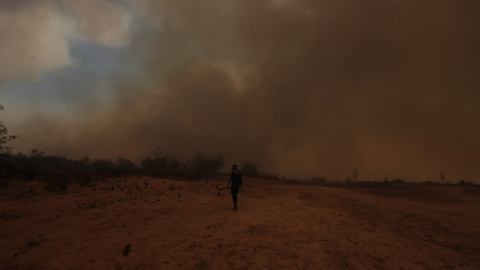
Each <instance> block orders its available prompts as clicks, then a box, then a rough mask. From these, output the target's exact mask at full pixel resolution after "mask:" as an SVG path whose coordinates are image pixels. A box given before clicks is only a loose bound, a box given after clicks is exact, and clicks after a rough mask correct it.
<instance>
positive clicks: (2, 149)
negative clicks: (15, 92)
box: [0, 105, 17, 155]
mask: <svg viewBox="0 0 480 270" xmlns="http://www.w3.org/2000/svg"><path fill="white" fill-rule="evenodd" d="M0 111H3V106H2V105H0ZM15 138H17V136H16V135H8V129H7V128H6V127H5V125H4V124H3V123H2V121H0V155H8V154H10V151H11V150H12V148H11V147H9V146H7V143H9V142H11V141H13V140H15Z"/></svg>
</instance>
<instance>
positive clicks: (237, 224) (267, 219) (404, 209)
mask: <svg viewBox="0 0 480 270" xmlns="http://www.w3.org/2000/svg"><path fill="white" fill-rule="evenodd" d="M225 160H226V159H225V157H223V155H206V154H201V153H196V154H195V155H193V156H192V157H191V158H187V159H182V158H179V157H177V156H175V155H171V154H163V153H156V154H155V155H152V156H151V157H148V158H146V159H145V160H144V162H142V164H141V165H140V166H137V165H135V164H134V163H133V162H130V161H128V160H126V159H118V160H115V161H111V160H103V159H101V160H90V159H88V158H84V159H82V160H79V161H71V160H67V159H64V158H60V157H47V156H44V154H43V153H42V152H41V151H34V152H32V154H31V155H30V156H28V157H26V156H24V155H17V156H15V157H13V158H12V157H11V158H9V159H6V158H4V159H2V185H1V188H0V228H1V229H0V261H1V262H2V266H1V268H2V269H479V268H480V258H479V256H478V254H480V188H479V187H478V186H476V185H467V184H466V183H463V185H460V184H457V185H440V184H439V183H436V184H435V185H427V184H414V183H406V182H404V181H389V182H379V183H360V182H350V183H347V182H342V183H335V182H328V181H326V180H325V179H323V178H314V179H312V180H308V181H307V180H304V181H289V180H288V179H284V180H283V181H282V180H281V179H278V177H275V176H271V177H267V178H261V177H249V176H245V177H244V185H243V186H242V187H241V190H240V193H239V210H238V211H236V212H234V211H232V210H231V207H232V202H231V196H230V194H229V192H228V190H222V191H220V190H218V187H223V186H224V185H225V184H226V182H227V180H228V175H226V174H219V173H220V172H222V170H223V169H222V168H223V165H224V164H223V163H224V162H225ZM248 165H249V166H251V168H250V170H251V171H252V174H253V173H256V174H259V175H260V173H258V172H257V171H256V169H257V168H256V167H255V166H254V164H251V163H250V164H248ZM162 166H163V167H162ZM170 166H171V167H170ZM161 168H167V170H166V171H168V173H166V172H164V171H163V170H162V169H161ZM247 171H248V170H247ZM192 176H194V177H192ZM199 176H201V177H199Z"/></svg>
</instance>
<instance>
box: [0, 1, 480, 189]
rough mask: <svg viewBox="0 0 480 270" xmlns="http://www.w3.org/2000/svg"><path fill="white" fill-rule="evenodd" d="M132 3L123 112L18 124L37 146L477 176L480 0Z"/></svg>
mask: <svg viewBox="0 0 480 270" xmlns="http://www.w3.org/2000/svg"><path fill="white" fill-rule="evenodd" d="M107 3H109V4H111V5H113V2H107ZM29 5H30V4H29ZM128 6H129V9H131V11H132V14H133V18H134V19H133V21H134V22H133V24H132V26H131V29H130V30H131V32H130V36H129V37H130V39H129V40H130V41H129V43H128V44H129V47H128V53H125V54H124V55H123V57H122V61H123V63H124V65H125V66H126V67H130V68H131V69H132V70H135V71H132V72H131V73H130V74H129V75H128V76H125V75H124V74H123V75H122V76H112V77H111V78H110V79H111V80H112V83H113V84H114V89H115V92H114V93H115V94H114V96H113V97H112V98H113V99H114V102H113V103H112V104H113V105H111V106H108V107H91V106H89V104H85V105H84V106H85V110H83V111H75V112H72V115H71V116H70V117H65V116H63V117H57V116H52V115H42V116H38V117H35V116H32V117H31V118H30V120H29V121H28V122H25V123H23V125H22V126H19V127H18V129H17V130H18V131H17V133H18V135H20V136H21V137H24V138H25V140H28V141H29V143H30V146H33V147H37V148H42V149H45V150H46V151H47V152H48V153H58V154H62V155H68V156H74V157H78V156H81V155H84V154H89V155H91V156H103V157H116V156H119V155H122V156H127V157H130V158H134V159H140V158H141V157H142V156H144V155H146V154H148V153H149V151H151V150H152V149H154V148H155V147H159V148H161V149H163V150H165V151H178V152H181V153H191V152H193V151H195V150H198V151H204V152H209V153H216V152H223V153H225V154H226V155H227V157H229V158H230V160H231V161H232V162H238V161H240V160H250V161H253V162H255V163H258V164H259V165H260V169H263V170H264V171H269V172H273V173H280V174H282V175H287V176H291V177H312V176H325V177H327V179H329V180H334V179H339V180H343V179H344V178H345V176H347V175H351V173H352V171H353V170H354V169H356V170H357V171H358V172H359V173H360V179H362V180H363V179H371V180H382V179H383V178H384V176H388V177H389V178H390V179H394V178H403V179H405V180H438V179H439V175H440V172H441V171H442V170H443V171H445V173H446V174H447V178H448V179H447V180H451V181H458V180H460V179H463V180H468V181H477V180H478V172H476V168H477V167H478V166H477V165H478V164H479V162H480V156H479V155H478V153H479V152H480V140H478V137H479V135H480V121H479V120H480V109H479V108H480V91H479V89H480V76H479V75H480V74H479V73H480V65H479V63H480V62H479V60H480V51H479V49H478V48H480V40H479V36H478V34H477V33H479V32H480V31H479V30H480V29H479V28H480V19H479V18H478V16H477V14H479V11H480V7H479V6H478V4H477V2H476V1H473V0H472V1H461V2H459V1H441V3H434V2H431V1H373V0H372V1H361V2H359V1H307V0H305V1H273V0H272V1H253V0H251V1H223V0H222V1H220V0H218V1H213V0H212V1H153V0H142V1H131V2H129V5H128ZM4 12H6V13H8V12H9V11H8V10H7V11H4ZM107 13H108V12H107ZM91 16H92V17H95V18H99V17H101V16H94V15H91ZM107 28H108V27H107ZM92 31H93V30H92ZM78 32H80V33H84V34H85V35H87V36H88V35H95V34H96V33H99V32H91V31H87V30H79V31H78ZM101 40H102V39H101ZM105 40H108V39H105ZM115 40H120V41H122V40H125V38H115ZM120 43H121V44H127V43H122V42H120ZM57 45H58V44H57ZM67 58H68V57H67ZM72 102H73V101H72ZM71 119H74V120H73V121H72V120H71ZM22 127H23V128H22ZM31 130H36V132H35V135H33V134H31ZM18 141H19V142H18V143H19V144H20V138H19V139H18Z"/></svg>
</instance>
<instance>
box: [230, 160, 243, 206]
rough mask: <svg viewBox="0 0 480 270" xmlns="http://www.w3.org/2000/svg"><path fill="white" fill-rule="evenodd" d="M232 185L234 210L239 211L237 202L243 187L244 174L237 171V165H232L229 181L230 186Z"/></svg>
mask: <svg viewBox="0 0 480 270" xmlns="http://www.w3.org/2000/svg"><path fill="white" fill-rule="evenodd" d="M230 183H231V184H232V185H231V189H230V192H231V193H232V198H233V210H234V211H236V210H237V200H238V196H237V194H238V190H239V189H240V186H241V185H242V174H241V173H240V171H239V170H237V165H235V164H233V165H232V171H231V172H230V180H229V181H228V184H227V188H228V185H230Z"/></svg>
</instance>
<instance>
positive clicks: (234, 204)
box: [231, 186, 239, 209]
mask: <svg viewBox="0 0 480 270" xmlns="http://www.w3.org/2000/svg"><path fill="white" fill-rule="evenodd" d="M238 189H239V187H237V186H232V189H231V192H232V198H233V209H237V200H238V197H237V194H238Z"/></svg>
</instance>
